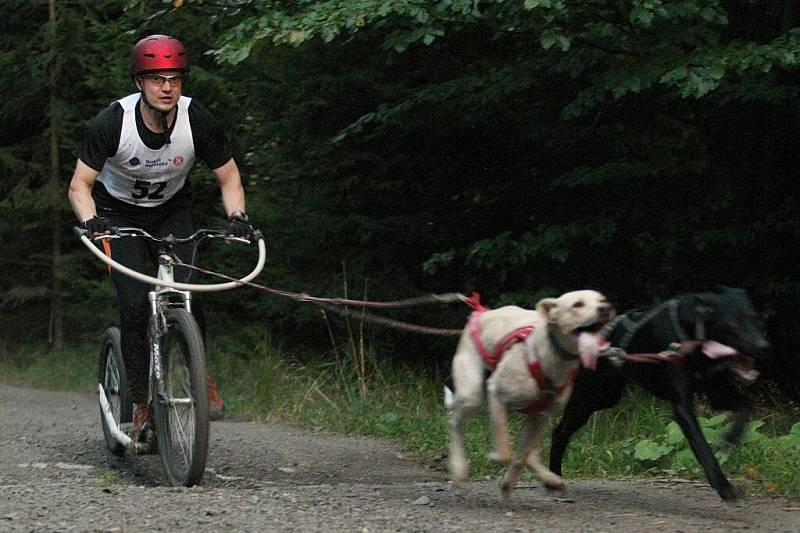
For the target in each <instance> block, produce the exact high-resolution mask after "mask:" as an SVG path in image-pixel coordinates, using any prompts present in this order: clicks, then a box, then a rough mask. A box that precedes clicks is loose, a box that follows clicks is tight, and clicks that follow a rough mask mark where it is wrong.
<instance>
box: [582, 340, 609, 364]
mask: <svg viewBox="0 0 800 533" xmlns="http://www.w3.org/2000/svg"><path fill="white" fill-rule="evenodd" d="M608 346H609V342H608V339H606V338H605V336H604V335H600V334H599V333H589V332H586V331H584V332H583V333H581V334H580V335H578V353H580V354H581V364H582V365H583V366H584V367H585V368H589V369H591V370H597V358H598V357H600V352H602V351H603V350H607V349H608Z"/></svg>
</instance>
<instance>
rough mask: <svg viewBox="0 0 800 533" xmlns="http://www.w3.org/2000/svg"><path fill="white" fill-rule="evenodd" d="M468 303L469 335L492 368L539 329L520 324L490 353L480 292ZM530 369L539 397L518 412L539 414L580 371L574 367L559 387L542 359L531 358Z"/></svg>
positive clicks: (487, 364)
mask: <svg viewBox="0 0 800 533" xmlns="http://www.w3.org/2000/svg"><path fill="white" fill-rule="evenodd" d="M468 303H469V305H470V307H472V308H473V309H474V311H473V312H472V314H471V315H470V316H469V322H468V324H467V327H468V328H469V334H470V338H471V339H472V342H473V343H474V344H475V348H477V350H478V353H479V354H481V358H482V359H483V361H484V363H486V366H488V367H489V368H490V369H492V370H494V369H495V368H497V364H498V363H499V362H500V358H502V357H503V354H504V353H505V352H506V351H508V350H509V349H510V348H511V347H512V346H513V345H514V344H516V343H518V342H524V341H525V340H526V339H527V338H528V337H530V335H531V333H533V331H534V330H535V329H536V326H534V325H529V326H523V327H521V328H517V329H515V330H513V331H511V332H509V333H507V334H506V335H504V336H503V337H502V338H501V339H500V341H499V342H498V343H497V344H496V345H495V346H494V350H492V352H491V353H489V350H488V349H487V348H486V345H485V344H483V340H482V339H481V322H480V315H481V314H482V313H483V312H485V311H487V309H486V308H485V307H483V306H482V305H481V304H480V296H478V295H477V294H473V295H472V296H471V297H470V298H469V299H468ZM532 355H533V354H532ZM528 371H529V372H530V373H531V376H532V377H533V379H534V380H535V381H536V384H537V385H538V386H539V397H538V398H537V399H536V400H534V401H533V402H531V403H530V404H529V405H528V406H527V407H524V408H522V409H519V412H521V413H525V414H529V415H530V414H536V413H538V412H541V411H543V410H544V409H547V407H549V406H550V404H551V403H553V400H554V399H555V398H557V397H558V396H560V395H561V393H562V392H564V390H565V389H566V388H567V387H569V386H571V385H572V384H573V383H574V382H575V377H576V376H577V375H578V370H577V369H574V370H572V371H571V372H570V373H569V375H568V376H567V380H566V381H565V382H564V384H563V385H561V386H560V387H556V386H555V385H553V382H552V381H551V380H550V378H548V377H547V376H545V375H544V374H543V373H542V365H541V364H540V363H539V359H538V358H536V357H531V358H529V362H528Z"/></svg>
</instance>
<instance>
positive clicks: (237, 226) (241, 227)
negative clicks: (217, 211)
mask: <svg viewBox="0 0 800 533" xmlns="http://www.w3.org/2000/svg"><path fill="white" fill-rule="evenodd" d="M252 234H253V226H251V225H250V222H249V219H248V218H247V215H246V214H245V213H244V212H242V211H234V212H233V213H231V216H229V217H228V235H230V236H231V237H240V238H242V239H249V238H250V236H251V235H252Z"/></svg>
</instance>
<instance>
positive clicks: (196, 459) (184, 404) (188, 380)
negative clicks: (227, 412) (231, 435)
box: [153, 309, 209, 487]
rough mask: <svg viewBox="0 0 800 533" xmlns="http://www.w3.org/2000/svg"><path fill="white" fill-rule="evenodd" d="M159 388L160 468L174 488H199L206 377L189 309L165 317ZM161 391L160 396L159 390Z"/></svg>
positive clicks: (205, 438) (203, 463) (204, 446)
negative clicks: (179, 486) (195, 486)
mask: <svg viewBox="0 0 800 533" xmlns="http://www.w3.org/2000/svg"><path fill="white" fill-rule="evenodd" d="M165 318H166V331H165V332H164V335H163V337H162V339H161V342H160V344H159V348H160V350H159V352H160V353H159V358H160V361H159V363H160V369H161V386H159V385H157V384H156V389H157V390H156V391H154V392H155V394H153V398H154V402H153V403H154V407H155V425H156V431H157V434H158V448H159V451H160V453H161V463H162V464H163V466H164V471H165V472H166V474H167V478H168V479H169V482H170V483H171V484H172V485H175V486H178V485H183V486H185V487H191V486H192V485H195V484H197V483H199V482H200V480H201V479H202V478H203V473H204V472H205V468H206V458H207V456H208V426H209V422H208V374H207V373H206V356H205V348H204V346H203V338H202V336H201V334H200V327H199V326H198V325H197V322H196V321H195V319H194V317H193V316H192V315H191V313H189V312H188V311H186V310H185V309H170V310H168V311H167V312H166V313H165ZM158 389H160V390H158Z"/></svg>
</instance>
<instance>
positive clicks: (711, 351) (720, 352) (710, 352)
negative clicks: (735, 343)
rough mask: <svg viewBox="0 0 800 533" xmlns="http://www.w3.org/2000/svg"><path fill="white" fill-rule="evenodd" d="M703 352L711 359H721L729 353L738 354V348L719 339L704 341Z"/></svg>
mask: <svg viewBox="0 0 800 533" xmlns="http://www.w3.org/2000/svg"><path fill="white" fill-rule="evenodd" d="M703 353H704V354H706V355H707V356H709V357H710V358H711V359H719V358H721V357H727V356H729V355H736V350H734V349H733V348H731V347H730V346H725V345H724V344H721V343H719V342H717V341H705V342H704V343H703Z"/></svg>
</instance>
